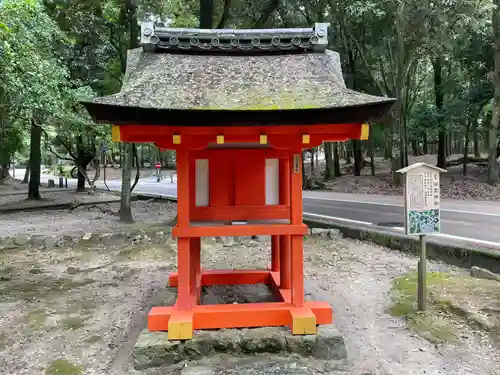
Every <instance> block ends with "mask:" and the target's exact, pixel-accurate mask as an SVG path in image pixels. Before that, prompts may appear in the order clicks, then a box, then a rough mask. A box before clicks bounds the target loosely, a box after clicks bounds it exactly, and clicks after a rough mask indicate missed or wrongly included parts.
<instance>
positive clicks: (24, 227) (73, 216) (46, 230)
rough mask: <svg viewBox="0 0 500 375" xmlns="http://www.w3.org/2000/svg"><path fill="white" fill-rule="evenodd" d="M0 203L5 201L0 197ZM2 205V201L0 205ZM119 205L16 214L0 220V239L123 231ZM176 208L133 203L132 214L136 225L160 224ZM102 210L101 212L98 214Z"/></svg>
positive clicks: (172, 213) (170, 205)
mask: <svg viewBox="0 0 500 375" xmlns="http://www.w3.org/2000/svg"><path fill="white" fill-rule="evenodd" d="M55 196H60V194H59V193H51V194H49V193H47V194H44V197H46V198H49V199H51V198H54V197H55ZM0 199H3V200H5V199H8V198H7V197H0ZM0 204H2V201H0ZM119 209H120V203H118V202H117V203H109V204H100V205H99V207H90V208H89V207H87V206H81V207H78V208H76V209H74V210H72V211H69V210H44V211H33V212H19V213H12V214H4V215H2V216H0V220H1V223H2V224H1V225H0V237H10V236H16V235H24V234H27V233H28V234H36V235H46V236H53V235H56V234H64V235H83V234H85V233H94V232H106V231H111V230H116V229H125V228H127V224H123V223H120V222H119V221H118V212H119ZM176 209H177V207H176V205H175V204H174V203H170V202H152V201H135V202H132V213H133V216H134V219H135V221H136V222H137V224H138V225H147V224H153V223H164V222H168V221H170V220H172V219H173V218H174V217H175V215H176ZM102 210H104V211H105V212H102Z"/></svg>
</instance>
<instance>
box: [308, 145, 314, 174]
mask: <svg viewBox="0 0 500 375" xmlns="http://www.w3.org/2000/svg"><path fill="white" fill-rule="evenodd" d="M309 152H310V153H311V178H314V168H315V165H314V148H311V149H309Z"/></svg>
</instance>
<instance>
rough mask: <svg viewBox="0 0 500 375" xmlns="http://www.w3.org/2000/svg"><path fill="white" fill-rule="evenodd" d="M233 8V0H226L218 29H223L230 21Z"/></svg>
mask: <svg viewBox="0 0 500 375" xmlns="http://www.w3.org/2000/svg"><path fill="white" fill-rule="evenodd" d="M230 10H231V0H224V10H223V11H222V16H221V18H220V21H219V24H218V25H217V29H223V28H224V27H225V26H226V24H227V22H228V21H229V16H230Z"/></svg>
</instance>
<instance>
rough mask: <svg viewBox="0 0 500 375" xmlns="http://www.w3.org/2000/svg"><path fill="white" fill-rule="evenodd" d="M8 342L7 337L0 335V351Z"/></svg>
mask: <svg viewBox="0 0 500 375" xmlns="http://www.w3.org/2000/svg"><path fill="white" fill-rule="evenodd" d="M8 343H9V342H8V340H7V337H5V336H4V335H0V351H2V350H4V349H6V348H7V345H8Z"/></svg>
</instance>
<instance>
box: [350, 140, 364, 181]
mask: <svg viewBox="0 0 500 375" xmlns="http://www.w3.org/2000/svg"><path fill="white" fill-rule="evenodd" d="M352 153H353V154H354V165H353V172H354V175H355V176H361V171H362V169H363V164H364V160H363V149H362V147H361V141H358V140H354V139H353V141H352Z"/></svg>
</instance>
